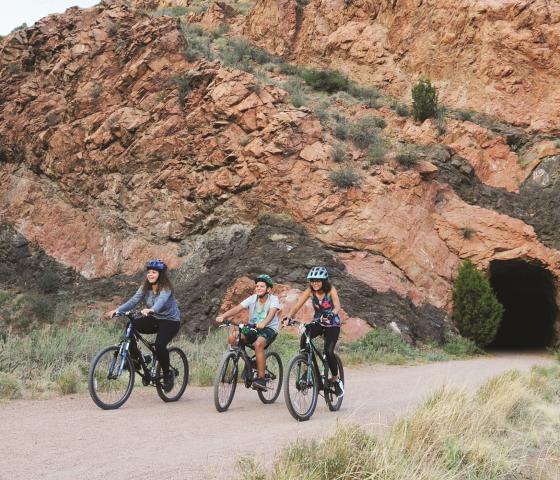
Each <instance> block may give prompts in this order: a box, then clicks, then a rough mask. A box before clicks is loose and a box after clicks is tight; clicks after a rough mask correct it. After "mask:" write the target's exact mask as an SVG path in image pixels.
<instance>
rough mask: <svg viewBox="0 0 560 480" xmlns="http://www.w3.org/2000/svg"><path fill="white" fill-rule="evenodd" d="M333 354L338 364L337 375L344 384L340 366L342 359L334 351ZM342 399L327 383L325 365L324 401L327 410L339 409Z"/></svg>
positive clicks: (342, 370) (327, 370) (327, 369)
mask: <svg viewBox="0 0 560 480" xmlns="http://www.w3.org/2000/svg"><path fill="white" fill-rule="evenodd" d="M334 356H335V357H336V363H337V364H338V377H339V378H340V379H341V380H342V384H343V385H344V368H343V367H342V360H341V359H340V357H339V356H338V354H336V353H335V354H334ZM343 400H344V396H341V397H338V396H337V395H336V393H334V391H333V389H332V388H331V387H330V385H329V367H328V365H327V366H326V369H325V401H326V402H327V406H328V407H329V410H330V411H331V412H336V411H337V410H339V409H340V406H341V405H342V401H343Z"/></svg>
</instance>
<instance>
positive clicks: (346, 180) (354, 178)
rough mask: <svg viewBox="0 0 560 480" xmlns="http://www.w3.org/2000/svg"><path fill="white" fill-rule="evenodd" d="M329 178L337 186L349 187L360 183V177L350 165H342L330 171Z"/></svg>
mask: <svg viewBox="0 0 560 480" xmlns="http://www.w3.org/2000/svg"><path fill="white" fill-rule="evenodd" d="M329 179H330V180H331V182H333V184H334V185H336V186H337V187H338V188H351V187H355V186H357V185H359V184H360V180H361V177H360V175H359V174H358V173H356V172H355V171H354V169H353V168H352V167H344V168H341V169H340V170H336V171H334V172H330V173H329Z"/></svg>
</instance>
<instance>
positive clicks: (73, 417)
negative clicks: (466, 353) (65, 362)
mask: <svg viewBox="0 0 560 480" xmlns="http://www.w3.org/2000/svg"><path fill="white" fill-rule="evenodd" d="M551 363H554V361H553V360H552V358H551V357H550V356H546V355H544V354H539V353H523V354H503V353H501V354H497V355H489V356H486V357H484V358H477V359H471V360H462V361H452V362H443V363H433V364H427V365H417V366H387V365H376V366H369V367H363V368H352V369H349V368H348V369H346V371H345V373H346V379H347V381H346V398H345V400H344V403H343V405H342V409H341V410H340V411H339V412H336V413H332V412H329V411H328V409H327V407H326V405H325V403H324V401H323V400H322V398H321V397H320V398H319V404H318V406H317V410H316V411H315V414H314V415H313V417H312V419H311V420H310V421H308V422H303V423H298V422H296V421H295V420H293V419H292V417H291V416H290V414H289V413H288V410H287V409H286V406H285V405H284V400H283V395H282V394H281V395H280V397H279V399H278V401H277V402H276V403H275V404H273V405H263V404H262V403H261V402H260V401H259V399H258V397H257V395H256V393H255V392H253V391H252V390H247V389H245V388H243V387H241V386H239V387H238V389H237V392H236V394H235V398H234V400H233V403H232V405H231V407H230V409H229V410H228V411H227V412H225V413H217V412H216V410H215V409H214V403H213V397H212V389H211V388H207V387H189V388H187V391H186V393H185V395H184V397H183V398H182V399H181V400H180V401H179V402H177V403H172V404H164V403H163V402H162V401H161V400H160V399H159V397H158V396H157V394H156V392H155V390H152V389H135V391H134V392H133V393H132V396H131V398H130V399H129V401H128V402H127V403H126V404H125V405H124V406H123V407H122V408H121V409H119V410H116V411H103V410H100V409H99V408H97V407H96V406H95V405H94V404H93V402H92V401H91V399H90V398H89V396H88V395H87V394H81V395H75V396H68V397H60V398H55V399H52V400H38V401H35V400H20V401H13V402H9V403H4V404H0V432H1V433H0V452H1V454H0V479H2V480H17V479H26V480H27V479H52V480H54V479H56V480H66V479H68V480H70V479H71V480H76V479H82V480H97V479H103V480H108V479H109V478H111V477H112V478H127V479H146V478H165V479H181V480H183V479H206V478H232V477H233V476H234V473H233V472H234V471H235V465H236V461H237V458H239V457H240V456H243V455H251V456H254V457H255V458H257V459H259V460H260V461H261V462H264V463H266V464H268V465H270V464H271V463H272V462H273V460H274V456H275V454H276V453H278V451H279V450H280V449H281V448H282V447H283V446H284V445H286V444H287V443H289V442H291V441H293V440H295V439H297V438H313V437H320V436H323V435H326V434H328V433H329V432H330V431H332V429H333V428H334V427H335V425H336V423H337V422H340V423H346V422H354V423H358V424H361V425H365V426H367V427H368V428H374V429H379V428H383V427H384V426H386V425H387V424H388V423H390V422H391V421H392V420H393V419H394V417H395V415H402V414H403V413H404V412H406V411H409V410H410V409H412V408H413V407H415V406H416V405H417V404H418V403H419V402H420V401H422V399H423V398H425V397H426V395H428V394H429V393H430V392H432V391H433V390H434V389H436V388H438V387H439V386H441V385H443V384H448V385H453V386H461V387H466V388H468V389H470V390H474V389H475V388H476V387H477V386H479V385H480V384H481V383H483V382H484V381H485V380H486V379H488V378H489V377H493V376H495V375H498V374H500V373H502V372H504V371H507V370H511V369H519V370H528V369H529V368H530V367H531V366H532V365H535V364H551ZM115 475H117V476H115Z"/></svg>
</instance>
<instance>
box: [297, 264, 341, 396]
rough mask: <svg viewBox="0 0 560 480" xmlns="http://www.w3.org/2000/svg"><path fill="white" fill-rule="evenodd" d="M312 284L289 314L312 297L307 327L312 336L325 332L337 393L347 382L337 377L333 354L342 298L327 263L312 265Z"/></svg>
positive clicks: (339, 393)
mask: <svg viewBox="0 0 560 480" xmlns="http://www.w3.org/2000/svg"><path fill="white" fill-rule="evenodd" d="M307 280H309V288H307V289H306V290H305V291H304V292H303V293H302V294H301V295H300V297H299V298H298V301H297V302H296V304H295V305H294V306H293V307H292V310H291V311H290V312H289V314H288V315H287V317H288V318H292V317H293V316H294V315H295V314H296V313H297V312H298V311H299V310H300V308H301V307H302V306H303V304H304V303H305V302H306V301H307V300H308V299H309V298H311V302H312V304H313V309H314V310H315V314H314V315H313V322H312V323H310V324H308V325H307V329H308V330H307V331H308V332H309V336H310V337H311V338H315V337H318V336H319V335H323V336H324V337H325V356H326V358H327V363H328V364H329V368H330V371H331V373H332V377H331V378H330V381H331V382H332V383H333V385H334V388H335V392H336V395H337V396H339V397H342V396H343V395H344V385H343V384H342V381H341V380H340V379H339V378H338V364H337V361H336V357H335V355H334V347H335V345H336V342H337V341H338V337H339V335H340V323H341V322H340V316H339V315H338V313H339V312H340V300H339V298H338V293H337V291H336V288H335V287H334V286H333V285H331V283H330V282H329V274H328V272H327V269H326V268H325V267H313V268H312V269H311V270H310V271H309V273H308V274H307ZM300 348H301V349H304V348H305V336H304V335H302V336H301V339H300Z"/></svg>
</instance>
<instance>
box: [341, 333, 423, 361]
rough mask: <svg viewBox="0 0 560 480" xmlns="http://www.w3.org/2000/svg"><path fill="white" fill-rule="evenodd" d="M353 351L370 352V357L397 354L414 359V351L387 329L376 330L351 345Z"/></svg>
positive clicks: (398, 336)
mask: <svg viewBox="0 0 560 480" xmlns="http://www.w3.org/2000/svg"><path fill="white" fill-rule="evenodd" d="M350 350H351V351H355V352H356V351H359V352H368V353H369V354H370V355H372V356H375V355H380V354H381V355H386V354H389V353H396V354H399V355H403V356H405V357H411V358H412V357H414V356H415V354H414V350H413V349H412V347H410V345H408V344H407V343H406V342H405V341H404V340H403V339H402V338H401V336H400V335H399V334H397V333H396V332H393V331H391V330H388V329H386V328H376V329H374V330H371V331H369V332H368V333H366V334H365V335H364V336H363V337H362V338H360V339H359V340H357V341H355V342H354V343H352V344H351V345H350Z"/></svg>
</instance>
